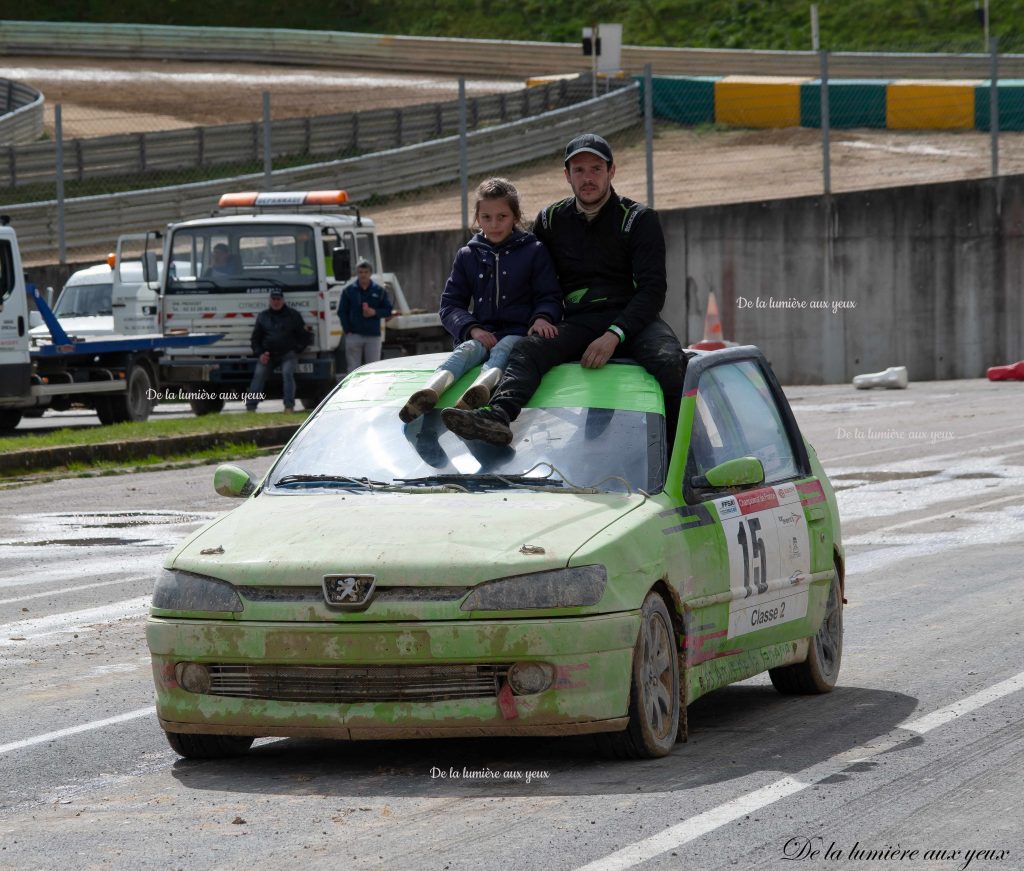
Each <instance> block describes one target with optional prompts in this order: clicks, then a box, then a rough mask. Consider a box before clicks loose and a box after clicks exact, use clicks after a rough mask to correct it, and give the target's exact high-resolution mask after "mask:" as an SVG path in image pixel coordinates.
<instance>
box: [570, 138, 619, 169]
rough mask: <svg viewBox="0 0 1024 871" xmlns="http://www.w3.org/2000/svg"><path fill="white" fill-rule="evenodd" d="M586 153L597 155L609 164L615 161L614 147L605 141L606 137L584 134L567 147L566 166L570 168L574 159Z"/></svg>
mask: <svg viewBox="0 0 1024 871" xmlns="http://www.w3.org/2000/svg"><path fill="white" fill-rule="evenodd" d="M585 151H586V152H589V153H590V154H596V155H597V156H598V157H600V158H601V159H602V160H606V161H607V162H608V163H611V162H612V161H613V160H614V158H613V157H612V147H611V146H610V145H609V144H608V143H607V142H606V141H605V140H604V137H602V136H598V135H597V134H596V133H584V134H582V135H581V136H577V137H576V138H575V139H573V140H572V141H571V142H570V143H569V144H568V145H566V146H565V165H566V166H568V165H569V161H570V160H571V159H572V158H573V157H575V156H576V155H577V154H582V153H583V152H585Z"/></svg>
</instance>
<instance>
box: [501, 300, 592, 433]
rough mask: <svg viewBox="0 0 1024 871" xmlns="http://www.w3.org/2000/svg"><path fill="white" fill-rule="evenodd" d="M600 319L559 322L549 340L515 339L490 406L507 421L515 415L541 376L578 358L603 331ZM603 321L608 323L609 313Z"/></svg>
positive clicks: (532, 392) (538, 338) (533, 390)
mask: <svg viewBox="0 0 1024 871" xmlns="http://www.w3.org/2000/svg"><path fill="white" fill-rule="evenodd" d="M604 320H605V319H604V317H603V316H602V319H601V320H600V321H595V320H594V319H593V318H590V319H586V320H573V321H563V322H562V323H561V324H559V325H558V335H557V336H555V337H554V338H553V339H544V338H541V337H540V336H529V337H528V338H525V339H523V340H522V341H521V342H517V343H516V346H515V347H514V348H513V349H512V352H511V353H510V354H509V356H508V365H507V366H506V367H505V376H504V377H503V378H502V379H501V383H500V384H499V385H498V387H497V389H496V390H495V391H494V394H493V395H492V396H491V405H492V406H493V407H494V408H498V409H501V411H502V412H504V414H505V415H506V417H508V419H509V420H510V421H512V420H515V419H516V418H517V417H519V412H520V411H522V408H523V406H524V405H526V403H527V402H529V401H530V397H531V396H533V394H534V393H535V392H536V391H537V388H538V387H539V386H540V381H541V379H542V378H543V377H544V376H545V375H546V374H547V373H548V372H549V371H550V370H551V369H553V368H554V367H555V366H558V365H559V364H560V363H570V362H572V361H573V360H579V359H580V357H582V356H583V352H584V351H586V350H587V345H589V344H590V343H591V342H592V341H594V339H596V338H597V337H598V336H600V335H601V333H603V332H604V331H605V326H606V325H605V323H604ZM607 321H608V322H609V323H610V322H611V317H610V316H609V317H607Z"/></svg>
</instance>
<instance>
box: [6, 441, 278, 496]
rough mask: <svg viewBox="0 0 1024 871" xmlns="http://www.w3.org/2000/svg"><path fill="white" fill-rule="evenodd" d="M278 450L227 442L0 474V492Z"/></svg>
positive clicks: (176, 467) (179, 467)
mask: <svg viewBox="0 0 1024 871" xmlns="http://www.w3.org/2000/svg"><path fill="white" fill-rule="evenodd" d="M277 451H278V448H263V447H260V446H259V445H256V444H253V443H252V442H230V443H228V444H226V445H220V446H218V447H216V448H208V449H206V450H201V451H191V452H183V453H180V454H170V455H168V456H157V455H156V454H150V455H149V456H148V457H139V458H137V459H133V460H121V461H119V462H118V461H111V460H98V461H96V462H95V463H68V464H67V465H65V466H59V467H56V468H54V467H52V466H48V467H46V468H43V469H38V470H32V469H17V470H10V471H3V470H0V488H2V489H7V488H10V487H17V486H20V485H23V484H38V483H42V482H45V481H50V480H56V479H60V478H97V477H105V476H109V475H129V474H133V473H135V472H158V471H163V470H165V469H181V468H189V467H192V466H202V465H211V464H213V463H225V462H232V461H235V460H245V459H248V458H251V457H261V456H265V455H267V454H273V453H276V452H277Z"/></svg>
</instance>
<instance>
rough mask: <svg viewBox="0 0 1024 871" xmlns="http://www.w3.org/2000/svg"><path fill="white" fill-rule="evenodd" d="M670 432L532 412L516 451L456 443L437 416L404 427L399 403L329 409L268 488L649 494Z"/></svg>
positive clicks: (633, 417)
mask: <svg viewBox="0 0 1024 871" xmlns="http://www.w3.org/2000/svg"><path fill="white" fill-rule="evenodd" d="M664 431H665V424H664V418H663V417H662V416H661V415H660V414H654V413H650V412H643V411H622V410H617V409H609V408H526V409H524V410H523V412H522V414H521V415H520V417H519V419H518V420H517V422H516V424H515V426H514V432H515V433H516V437H515V440H514V441H513V442H512V445H511V447H507V448H495V447H491V446H490V445H487V444H485V443H483V442H467V441H463V440H462V439H460V438H458V437H457V436H456V435H454V434H453V433H451V432H449V431H448V430H447V429H446V428H445V426H444V424H443V423H442V422H441V416H440V412H438V411H432V412H430V413H429V414H427V415H424V416H423V417H421V418H419V419H418V420H416V421H415V422H413V423H411V424H409V425H407V426H405V425H403V424H402V423H401V421H399V419H398V412H397V409H396V408H395V407H393V406H385V405H376V406H364V407H357V408H327V409H324V410H323V411H321V412H320V413H318V414H317V415H316V417H315V419H313V420H311V421H310V422H309V424H308V425H307V426H306V427H305V428H304V429H303V431H302V432H301V433H300V435H299V437H298V438H297V439H296V440H295V441H294V442H293V443H292V444H291V445H290V446H289V447H288V450H287V451H286V452H285V454H284V455H283V456H282V457H281V459H280V460H279V461H278V463H277V465H276V466H275V467H274V469H273V472H272V473H271V477H270V483H271V487H272V488H274V489H277V490H279V491H280V492H282V493H283V492H295V491H294V490H293V489H290V483H291V482H292V481H296V480H298V481H302V480H307V481H309V486H311V487H316V486H323V487H327V486H329V483H327V482H328V480H329V479H333V480H334V481H338V480H348V481H352V480H355V479H369V481H374V482H381V483H384V484H391V483H398V484H401V485H402V486H413V487H415V486H417V485H418V484H422V485H423V486H432V485H436V484H439V483H442V484H443V483H445V482H446V481H451V482H453V483H457V484H460V485H462V486H468V487H472V485H473V484H474V480H473V479H474V478H476V479H480V481H481V483H486V485H487V486H489V487H501V486H514V485H513V484H509V483H508V479H511V480H514V481H516V482H517V483H520V484H521V483H528V482H529V481H530V479H531V478H534V477H535V478H536V483H537V484H544V485H545V488H546V489H547V488H548V487H549V486H550V485H551V484H554V483H555V482H557V481H564V482H565V484H566V487H565V488H564V489H565V490H566V492H568V491H569V489H570V487H571V486H578V487H587V488H596V489H597V490H599V491H602V492H615V493H622V492H625V491H626V489H627V487H628V488H630V489H632V490H637V489H643V490H646V491H647V492H649V493H650V492H654V491H657V490H660V489H661V488H662V486H663V484H664V478H665V449H664ZM552 467H553V468H552ZM523 475H525V478H517V477H516V476H523ZM499 476H500V477H499ZM314 477H318V478H319V482H318V480H310V479H311V478H314ZM286 478H288V479H289V480H286V481H284V480H283V479H286ZM502 478H505V479H507V480H505V481H502V480H501V479H502ZM484 479H486V480H484ZM282 481H283V484H281V486H279V483H280V482H282Z"/></svg>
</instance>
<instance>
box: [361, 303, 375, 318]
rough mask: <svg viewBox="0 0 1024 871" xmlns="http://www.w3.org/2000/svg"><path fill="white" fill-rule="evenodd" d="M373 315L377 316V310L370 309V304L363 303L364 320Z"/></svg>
mask: <svg viewBox="0 0 1024 871" xmlns="http://www.w3.org/2000/svg"><path fill="white" fill-rule="evenodd" d="M375 314H377V310H376V309H372V308H370V304H369V303H368V302H364V303H363V317H364V318H372V317H373V316H374V315H375Z"/></svg>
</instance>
